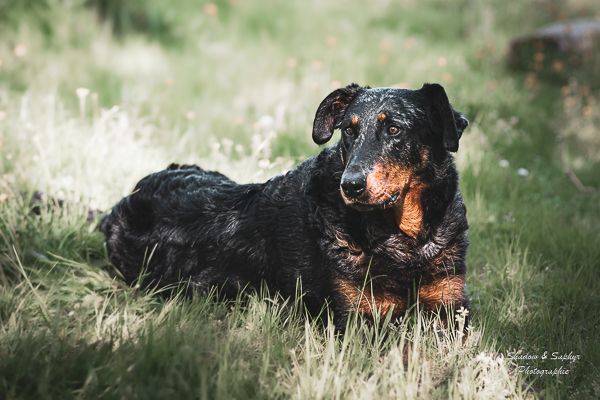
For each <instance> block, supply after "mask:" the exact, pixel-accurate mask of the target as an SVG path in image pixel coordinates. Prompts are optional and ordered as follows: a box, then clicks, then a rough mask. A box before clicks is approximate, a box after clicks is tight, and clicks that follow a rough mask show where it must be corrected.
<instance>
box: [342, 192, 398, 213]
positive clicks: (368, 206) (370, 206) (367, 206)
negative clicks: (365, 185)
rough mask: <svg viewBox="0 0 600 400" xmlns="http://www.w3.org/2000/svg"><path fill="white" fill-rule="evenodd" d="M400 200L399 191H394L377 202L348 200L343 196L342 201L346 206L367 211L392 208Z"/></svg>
mask: <svg viewBox="0 0 600 400" xmlns="http://www.w3.org/2000/svg"><path fill="white" fill-rule="evenodd" d="M400 200H401V192H400V191H398V192H394V193H392V195H391V196H389V197H388V198H387V199H386V200H384V201H382V202H379V203H365V202H362V201H360V200H349V199H347V198H344V202H345V203H346V205H347V206H348V207H351V208H353V209H355V210H357V211H362V212H368V211H375V210H387V209H390V208H392V207H393V206H395V205H396V203H398V202H399V201H400Z"/></svg>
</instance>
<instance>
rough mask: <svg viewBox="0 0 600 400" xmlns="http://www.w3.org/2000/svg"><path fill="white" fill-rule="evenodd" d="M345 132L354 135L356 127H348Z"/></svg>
mask: <svg viewBox="0 0 600 400" xmlns="http://www.w3.org/2000/svg"><path fill="white" fill-rule="evenodd" d="M344 133H345V134H346V135H348V136H352V135H354V129H352V128H350V127H348V128H346V129H344Z"/></svg>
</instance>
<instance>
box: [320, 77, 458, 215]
mask: <svg viewBox="0 0 600 400" xmlns="http://www.w3.org/2000/svg"><path fill="white" fill-rule="evenodd" d="M468 124H469V122H468V121H467V119H466V118H465V117H464V116H463V115H462V114H461V113H460V112H457V111H456V110H454V109H453V108H452V106H451V105H450V103H449V101H448V97H447V95H446V92H445V90H444V88H443V87H442V86H440V85H438V84H425V85H423V87H422V88H421V89H419V90H408V89H396V88H374V89H371V88H368V87H361V86H359V85H356V84H351V85H348V86H346V87H345V88H341V89H337V90H335V91H333V92H332V93H331V94H329V95H328V96H327V97H326V98H325V99H324V100H323V101H322V102H321V104H320V105H319V108H318V110H317V113H316V115H315V121H314V125H313V132H312V137H313V140H314V141H315V142H316V143H318V144H323V143H325V142H327V141H328V140H329V139H331V137H332V135H333V131H334V130H335V129H337V128H339V129H340V130H341V131H342V139H341V143H340V148H341V151H342V159H343V162H344V165H345V166H344V173H343V175H342V178H341V185H340V190H341V193H342V197H343V199H344V202H345V203H346V204H347V205H349V206H351V207H353V208H356V209H359V210H369V209H375V208H386V207H390V206H392V205H393V204H394V203H396V202H397V201H398V200H399V199H401V198H402V197H403V196H404V195H406V193H407V192H408V191H409V189H410V187H411V186H412V185H415V184H417V183H418V182H417V181H418V177H419V173H420V172H422V171H425V170H427V169H428V168H431V167H432V165H433V163H435V162H436V160H438V161H439V160H444V159H445V158H446V157H447V152H448V151H451V152H455V151H457V150H458V142H459V139H460V137H461V135H462V132H463V131H464V130H465V128H466V127H467V126H468Z"/></svg>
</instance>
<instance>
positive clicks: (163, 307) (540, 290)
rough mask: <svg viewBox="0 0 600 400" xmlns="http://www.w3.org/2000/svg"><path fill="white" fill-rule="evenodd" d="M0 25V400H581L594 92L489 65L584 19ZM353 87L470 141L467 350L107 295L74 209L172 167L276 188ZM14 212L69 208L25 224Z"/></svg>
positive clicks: (73, 17)
mask: <svg viewBox="0 0 600 400" xmlns="http://www.w3.org/2000/svg"><path fill="white" fill-rule="evenodd" d="M13 3H15V2H12V1H8V0H0V156H1V159H0V398H2V399H13V398H15V399H16V398H35V399H41V398H127V399H130V398H131V399H133V398H142V399H147V398H223V399H230V398H237V399H245V398H298V399H306V398H324V399H329V398H340V399H347V398H360V399H364V398H416V397H418V398H440V399H446V398H482V399H488V398H531V397H532V398H537V397H541V398H561V399H562V398H569V397H570V398H575V399H581V398H599V397H600V346H598V332H599V330H600V313H599V312H598V310H599V309H600V278H599V277H598V271H599V268H600V246H599V245H600V234H599V233H598V226H600V194H599V193H598V191H596V192H595V193H593V192H589V193H588V192H582V191H580V190H578V189H577V188H576V186H575V185H574V184H573V183H572V182H571V180H570V179H568V178H567V177H566V176H565V171H566V170H568V171H572V172H574V173H575V174H576V175H577V176H578V177H579V179H580V180H581V181H582V182H584V184H586V185H589V186H592V187H596V188H599V187H600V173H599V172H598V171H600V169H599V168H600V134H599V131H598V128H597V127H598V126H600V125H599V124H600V109H599V103H598V102H599V101H600V79H599V78H598V76H597V75H586V74H583V73H580V72H579V71H570V70H566V71H564V73H563V74H562V76H561V78H560V79H559V78H556V79H550V80H549V79H544V78H543V77H542V76H538V75H536V74H535V73H527V72H518V71H512V70H509V69H507V67H506V64H505V52H506V47H507V44H508V40H509V39H510V38H511V37H512V36H514V35H517V34H521V33H526V32H528V31H531V30H533V29H535V28H537V27H539V26H541V25H543V24H544V23H548V22H551V21H554V20H557V19H560V18H568V17H575V16H595V17H598V18H600V6H599V5H598V3H597V1H595V0H589V1H588V0H570V1H552V0H538V1H534V2H516V1H514V2H513V1H511V2H504V1H499V0H498V1H494V0H483V1H468V0H459V1H456V2H447V1H442V0H428V1H411V0H403V1H398V2H396V1H389V0H375V1H370V2H353V3H350V2H324V1H316V0H308V1H300V0H293V1H285V2H284V1H281V2H275V1H269V0H259V1H252V2H249V1H238V0H229V1H227V0H221V1H217V2H215V3H208V2H203V1H192V0H179V1H177V2H165V1H159V0H148V1H142V0H135V1H127V2H124V1H123V2H120V1H117V0H92V1H84V0H62V1H61V0H27V1H25V0H22V1H19V2H16V4H13ZM351 4H352V5H351ZM349 82H359V83H361V84H369V85H371V86H403V87H412V88H418V87H420V86H421V84H422V83H423V82H440V83H442V84H443V85H444V86H445V87H446V90H447V91H448V93H449V96H450V98H451V101H452V102H453V104H454V105H455V107H456V108H457V109H459V110H461V111H463V112H464V113H465V114H466V115H467V116H468V117H469V119H470V120H471V126H470V128H469V129H468V130H467V131H466V132H465V135H464V136H463V139H462V142H461V149H460V151H459V152H458V154H457V163H458V166H459V169H460V173H461V190H462V193H463V195H464V198H465V201H466V204H467V209H468V218H469V223H470V226H471V229H470V240H471V246H470V251H469V255H468V265H469V274H468V279H467V282H468V286H469V290H470V293H471V296H472V303H473V309H472V311H471V315H472V317H473V328H472V332H471V335H470V336H469V338H468V340H467V341H466V343H464V344H463V341H462V338H460V337H459V335H458V334H457V333H455V332H453V331H448V332H445V333H444V334H439V333H434V332H432V328H431V321H428V320H421V319H419V320H417V321H411V322H407V323H405V324H402V325H400V326H388V325H387V322H386V321H381V325H384V326H383V331H385V332H388V334H386V335H382V330H377V329H370V328H367V327H365V326H364V325H362V324H361V323H360V319H359V320H357V321H355V322H354V323H353V324H352V325H351V326H350V327H349V330H348V333H347V335H345V336H344V337H336V336H335V334H334V331H333V329H332V327H331V326H325V327H323V326H322V325H321V324H319V323H318V322H316V321H313V320H310V319H307V318H305V316H304V314H303V312H302V306H301V304H298V303H294V304H290V302H289V301H286V300H284V299H280V298H277V297H275V296H269V295H268V294H267V293H266V292H262V293H254V294H249V295H248V298H247V299H244V301H240V302H235V303H230V304H223V303H217V302H215V301H212V299H210V298H208V299H205V298H198V299H194V300H193V301H184V300H182V299H179V298H175V299H170V300H164V299H162V298H161V297H160V296H156V295H153V294H152V293H144V292H140V291H138V290H136V289H135V288H129V287H126V286H125V285H124V284H123V283H122V282H121V281H120V280H119V279H118V277H117V275H116V272H115V270H114V269H113V268H112V267H111V266H110V265H109V263H108V261H107V258H106V254H105V250H104V247H103V241H102V240H103V238H102V235H101V234H100V233H99V232H97V231H96V229H95V223H94V222H92V223H90V222H89V221H87V210H88V207H92V208H94V209H100V210H107V209H109V207H110V206H111V205H112V204H113V203H114V202H116V201H117V200H118V199H119V198H120V197H121V196H123V195H125V194H126V193H128V192H129V191H130V190H131V188H132V187H133V184H134V183H135V182H136V181H137V180H139V179H140V178H141V177H143V176H144V175H145V174H146V173H149V172H151V171H155V170H158V169H161V168H163V167H165V166H166V165H167V164H168V163H170V162H173V161H176V162H190V163H198V164H200V165H202V166H203V167H207V168H215V169H219V170H220V171H222V172H224V173H226V174H228V175H229V176H231V177H232V178H234V179H237V180H239V181H244V182H247V181H258V180H262V179H266V178H268V177H270V176H272V175H273V174H277V173H280V172H282V171H285V170H286V169H289V168H291V167H293V165H295V164H296V163H297V162H298V161H300V160H302V159H303V158H305V157H307V156H309V155H312V154H316V153H317V152H318V151H319V149H318V148H317V146H316V145H314V144H313V143H312V141H311V139H310V129H311V126H312V118H313V116H314V111H315V109H316V106H317V105H318V103H319V101H320V100H321V99H322V98H323V97H324V96H325V95H327V94H328V93H329V92H330V91H331V90H333V89H334V88H337V87H339V86H341V85H345V84H347V83H349ZM34 190H42V191H44V192H45V193H47V194H48V195H50V196H53V197H56V198H63V199H66V200H68V201H67V205H66V206H65V207H63V208H57V207H53V206H52V205H47V206H46V205H43V206H42V207H41V214H40V215H34V214H32V213H31V212H30V207H31V205H30V203H29V197H30V194H31V193H32V191H34ZM457 323H458V324H459V325H460V323H461V321H458V322H457ZM408 341H410V342H411V343H412V346H411V347H410V351H409V352H408V354H404V349H405V343H407V342H408ZM515 352H520V353H519V354H521V355H523V356H525V355H527V354H529V355H540V356H541V355H542V354H543V353H544V352H547V354H548V355H549V357H548V359H545V360H542V359H538V360H521V359H515V358H514V357H511V355H514V353H515ZM553 352H556V353H557V354H560V355H564V354H567V355H568V354H571V355H572V356H578V357H576V358H578V359H577V360H575V361H573V360H552V359H550V358H551V357H550V356H551V355H552V353H553ZM526 366H530V370H529V373H528V372H527V371H526V370H525V367H526ZM560 367H562V368H563V370H567V371H568V373H567V374H559V375H541V376H540V375H539V374H536V373H531V370H532V369H533V368H538V369H539V370H553V369H555V368H560Z"/></svg>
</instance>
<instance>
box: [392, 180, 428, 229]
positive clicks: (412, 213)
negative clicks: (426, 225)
mask: <svg viewBox="0 0 600 400" xmlns="http://www.w3.org/2000/svg"><path fill="white" fill-rule="evenodd" d="M424 188H425V186H424V185H414V186H412V187H411V188H410V189H409V190H408V193H406V196H405V197H404V201H403V202H402V204H399V205H398V206H397V207H395V208H394V216H395V217H396V224H397V225H398V227H399V228H400V230H401V231H402V232H404V233H406V234H407V235H409V236H411V237H413V238H416V237H417V236H418V235H419V232H421V228H422V225H423V206H422V204H421V194H422V192H423V189H424Z"/></svg>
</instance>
